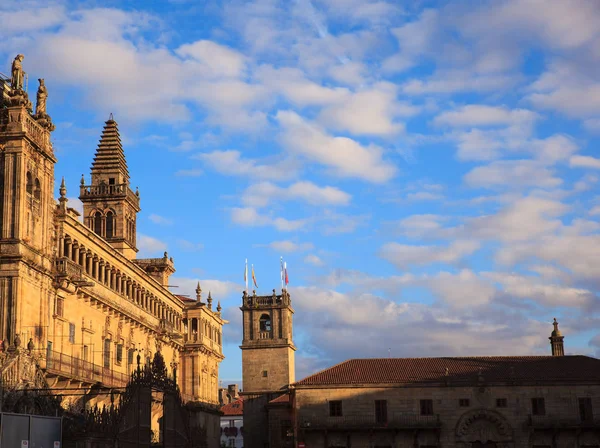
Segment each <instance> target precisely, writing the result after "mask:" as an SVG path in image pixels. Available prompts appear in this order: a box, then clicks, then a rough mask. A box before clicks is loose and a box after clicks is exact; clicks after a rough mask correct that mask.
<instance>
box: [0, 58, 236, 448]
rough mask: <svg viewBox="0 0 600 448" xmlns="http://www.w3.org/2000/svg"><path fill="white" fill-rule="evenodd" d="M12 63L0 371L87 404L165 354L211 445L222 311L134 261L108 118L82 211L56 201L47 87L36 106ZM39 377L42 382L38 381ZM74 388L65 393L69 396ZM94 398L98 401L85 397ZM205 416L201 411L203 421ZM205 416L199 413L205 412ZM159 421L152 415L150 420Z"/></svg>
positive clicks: (3, 117)
mask: <svg viewBox="0 0 600 448" xmlns="http://www.w3.org/2000/svg"><path fill="white" fill-rule="evenodd" d="M23 59H24V58H23V56H22V55H18V56H17V57H16V58H15V60H14V62H13V66H12V71H11V77H10V79H0V199H1V200H0V340H1V341H2V342H1V344H0V350H1V351H0V372H1V374H2V380H3V383H4V385H5V386H7V387H13V388H20V387H32V386H35V387H39V385H40V384H42V383H43V384H44V387H46V388H50V389H51V390H54V391H56V393H58V394H62V395H63V396H64V399H63V404H64V405H68V406H75V407H77V406H79V407H82V408H85V407H86V406H90V405H91V404H95V403H101V402H102V401H103V400H104V401H106V400H107V399H108V398H107V397H108V396H109V392H110V390H111V389H118V388H122V387H124V385H125V384H126V383H127V382H128V380H129V378H130V374H131V373H132V372H133V371H134V370H135V369H136V368H137V366H138V363H141V364H142V365H144V364H149V363H150V360H151V359H153V357H154V356H155V355H156V353H160V355H161V356H162V358H163V359H164V363H165V364H166V366H167V369H168V371H169V374H170V375H171V376H172V377H175V378H176V381H177V384H178V385H179V389H180V391H181V396H182V398H183V400H184V401H185V402H186V403H188V404H189V405H190V406H192V407H193V406H197V407H198V408H199V409H200V408H201V409H202V410H203V411H206V412H208V413H209V414H210V413H212V414H214V418H212V417H210V418H209V417H199V418H201V419H203V421H202V422H201V423H202V424H203V425H204V426H205V427H206V430H207V431H208V432H209V433H210V434H214V437H213V439H214V440H215V441H216V442H215V444H218V433H219V417H218V405H219V400H218V385H219V381H218V375H219V364H220V362H221V361H222V360H223V354H222V329H223V325H224V324H225V323H226V321H225V320H223V318H222V316H221V307H220V304H217V305H216V306H215V305H213V302H212V297H211V295H210V293H209V294H208V296H207V297H203V295H202V290H201V287H200V284H198V288H197V290H196V299H195V300H194V299H190V298H187V297H183V296H177V295H175V294H173V293H172V292H171V291H170V290H169V285H168V282H169V276H170V275H172V274H173V273H174V272H175V267H174V262H173V259H172V258H169V257H168V255H167V253H165V254H164V256H163V257H161V258H151V259H138V258H136V253H137V248H136V217H137V213H138V212H139V211H140V202H141V201H140V193H139V192H138V191H133V190H132V189H131V187H130V177H129V171H128V167H127V162H126V159H125V153H124V150H123V147H122V144H121V140H120V137H119V132H118V126H117V123H116V121H115V120H114V119H113V117H112V115H111V117H110V118H109V120H108V121H107V122H106V123H105V126H104V129H103V131H102V135H101V137H100V143H99V145H98V148H97V150H96V153H95V156H94V159H93V161H92V168H91V173H90V176H89V177H88V178H87V180H86V178H85V177H82V179H81V182H80V185H79V198H80V200H81V202H82V203H83V215H82V216H80V213H78V212H77V211H76V210H74V209H73V208H71V207H70V206H69V203H68V200H67V191H66V186H65V182H64V179H63V181H62V183H61V185H60V190H59V191H60V197H59V198H58V201H57V200H56V198H55V196H54V189H55V170H54V167H55V164H56V162H57V159H56V155H55V153H54V151H53V148H52V143H51V139H50V136H51V132H52V131H53V130H54V125H53V124H52V120H51V118H50V116H49V115H48V113H47V110H46V98H47V95H48V93H47V89H46V86H45V84H44V80H43V79H40V80H39V83H40V85H39V88H38V91H37V98H36V107H35V110H34V107H33V104H32V102H31V101H30V99H29V95H28V93H27V92H26V91H25V88H24V86H26V85H27V83H26V80H27V75H26V73H25V72H24V70H23V66H22V61H23ZM40 381H42V383H40ZM72 390H80V391H83V393H79V394H70V393H68V392H65V391H72ZM91 390H94V394H87V395H86V392H89V391H91ZM206 412H205V413H206ZM203 415H204V414H203ZM156 418H157V419H158V418H159V417H156ZM215 446H216V445H215Z"/></svg>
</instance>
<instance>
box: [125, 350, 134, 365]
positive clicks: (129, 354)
mask: <svg viewBox="0 0 600 448" xmlns="http://www.w3.org/2000/svg"><path fill="white" fill-rule="evenodd" d="M134 352H135V350H134V349H132V348H130V349H129V351H128V352H127V364H129V365H131V364H133V355H134Z"/></svg>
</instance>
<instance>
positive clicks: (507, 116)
mask: <svg viewBox="0 0 600 448" xmlns="http://www.w3.org/2000/svg"><path fill="white" fill-rule="evenodd" d="M537 118H538V115H537V114H536V113H535V112H532V111H530V110H527V109H512V110H511V109H508V108H507V107H503V106H487V105H481V104H470V105H467V106H463V107H461V108H459V109H456V110H452V111H446V112H442V113H441V114H440V115H438V116H437V117H435V119H434V120H433V122H434V124H436V125H438V126H452V127H481V126H498V125H500V126H502V125H504V126H510V125H519V126H525V125H530V124H532V123H533V122H534V121H535V120H536V119H537Z"/></svg>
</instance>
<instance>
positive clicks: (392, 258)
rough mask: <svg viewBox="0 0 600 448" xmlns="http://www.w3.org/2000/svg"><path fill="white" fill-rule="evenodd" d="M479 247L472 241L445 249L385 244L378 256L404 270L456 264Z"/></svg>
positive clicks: (455, 244) (442, 247)
mask: <svg viewBox="0 0 600 448" xmlns="http://www.w3.org/2000/svg"><path fill="white" fill-rule="evenodd" d="M479 246H480V244H479V242H477V241H473V240H457V241H454V242H452V243H451V244H450V245H448V246H445V247H444V246H413V245H407V244H399V243H386V244H384V245H383V246H382V247H381V249H380V251H379V254H380V256H381V257H383V258H385V259H386V260H388V261H389V262H391V263H393V264H395V265H396V266H397V267H398V268H399V269H405V268H407V267H410V266H411V265H428V264H431V263H456V262H458V261H460V260H462V259H463V258H464V257H466V256H468V255H472V254H473V253H474V252H476V251H477V250H478V249H479Z"/></svg>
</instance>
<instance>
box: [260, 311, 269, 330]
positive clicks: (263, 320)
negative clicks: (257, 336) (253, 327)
mask: <svg viewBox="0 0 600 448" xmlns="http://www.w3.org/2000/svg"><path fill="white" fill-rule="evenodd" d="M259 323H260V331H271V316H269V315H268V314H263V315H262V316H260V320H259Z"/></svg>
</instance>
